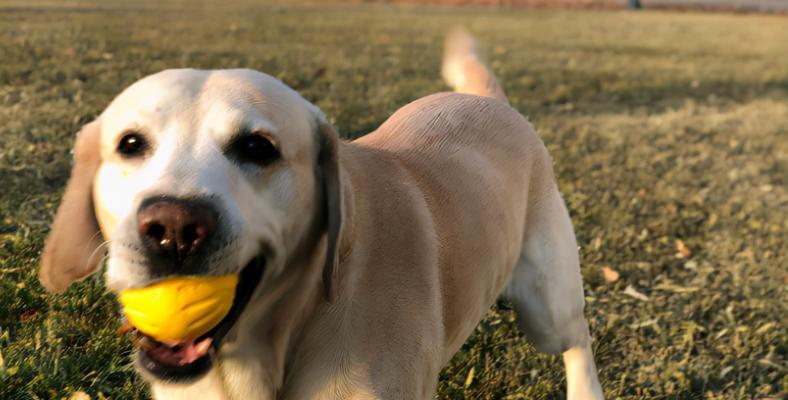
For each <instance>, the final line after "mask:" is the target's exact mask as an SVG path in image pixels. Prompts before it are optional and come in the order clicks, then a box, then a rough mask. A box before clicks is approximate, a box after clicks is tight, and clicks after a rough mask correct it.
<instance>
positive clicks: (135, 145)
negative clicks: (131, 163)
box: [118, 132, 148, 158]
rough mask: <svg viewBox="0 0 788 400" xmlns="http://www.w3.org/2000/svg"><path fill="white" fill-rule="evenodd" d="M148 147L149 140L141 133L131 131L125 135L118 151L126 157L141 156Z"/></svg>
mask: <svg viewBox="0 0 788 400" xmlns="http://www.w3.org/2000/svg"><path fill="white" fill-rule="evenodd" d="M147 148H148V142H146V141H145V138H143V137H142V135H140V134H139V133H136V132H130V133H127V134H125V135H123V137H122V138H120V142H119V143H118V152H119V153H120V154H122V155H123V156H124V157H127V158H131V157H136V156H139V155H140V154H142V153H144V152H145V150H146V149H147Z"/></svg>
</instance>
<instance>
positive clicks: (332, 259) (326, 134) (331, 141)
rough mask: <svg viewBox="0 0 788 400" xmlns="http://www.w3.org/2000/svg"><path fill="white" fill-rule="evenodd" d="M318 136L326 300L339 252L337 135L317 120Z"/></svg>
mask: <svg viewBox="0 0 788 400" xmlns="http://www.w3.org/2000/svg"><path fill="white" fill-rule="evenodd" d="M318 134H319V139H320V142H321V143H320V153H319V155H318V168H319V169H320V171H321V172H322V175H323V188H322V189H323V199H324V200H323V201H324V206H325V212H324V215H325V218H326V235H327V236H328V239H327V244H326V261H325V264H324V265H323V286H324V288H325V296H326V300H328V301H329V302H333V301H334V300H336V287H335V286H336V275H337V268H336V267H337V264H338V263H339V253H338V252H337V246H338V241H339V229H340V227H341V225H342V189H341V186H340V182H339V159H338V153H337V147H338V146H339V135H338V134H337V132H336V131H335V130H334V128H333V127H332V126H331V125H329V124H328V123H325V122H321V123H320V126H319V127H318Z"/></svg>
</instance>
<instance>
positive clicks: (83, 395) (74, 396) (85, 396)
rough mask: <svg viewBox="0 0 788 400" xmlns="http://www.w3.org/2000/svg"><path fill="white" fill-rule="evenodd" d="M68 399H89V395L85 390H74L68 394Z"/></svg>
mask: <svg viewBox="0 0 788 400" xmlns="http://www.w3.org/2000/svg"><path fill="white" fill-rule="evenodd" d="M68 400H90V396H89V395H88V394H87V393H85V392H81V391H80V392H74V393H71V396H68Z"/></svg>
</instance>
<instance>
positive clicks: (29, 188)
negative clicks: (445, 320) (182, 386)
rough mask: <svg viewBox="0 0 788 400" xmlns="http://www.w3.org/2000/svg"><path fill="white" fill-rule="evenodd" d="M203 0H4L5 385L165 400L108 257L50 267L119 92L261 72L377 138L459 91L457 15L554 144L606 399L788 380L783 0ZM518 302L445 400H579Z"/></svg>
mask: <svg viewBox="0 0 788 400" xmlns="http://www.w3.org/2000/svg"><path fill="white" fill-rule="evenodd" d="M186 4H187V3H186V2H185V1H184V2H180V3H177V2H155V1H148V2H136V1H135V2H132V3H129V2H120V1H111V2H96V3H90V2H83V1H66V2H49V3H32V4H31V3H28V2H22V1H16V2H8V1H6V0H0V59H1V60H2V63H0V304H2V305H0V398H2V399H29V398H33V399H38V398H40V399H50V398H52V399H57V398H63V397H68V396H69V395H71V394H72V393H73V392H75V391H84V392H86V393H88V394H89V395H90V396H92V397H93V398H113V399H143V398H148V394H147V391H146V387H145V385H144V383H143V382H142V381H141V380H140V378H138V377H137V376H136V375H135V373H134V372H133V369H132V368H131V367H130V366H129V361H128V354H129V350H130V348H129V344H128V342H127V341H126V340H124V339H123V338H119V337H117V336H116V335H115V333H114V331H115V329H116V327H117V324H118V319H117V315H118V314H117V305H116V303H115V300H114V299H113V298H112V296H111V295H109V294H107V293H106V292H105V289H104V287H103V284H102V282H101V276H100V274H97V275H95V276H94V277H92V278H89V279H87V280H86V281H84V282H82V283H79V284H77V285H75V286H73V287H72V288H71V289H69V291H68V292H67V293H66V294H64V295H52V294H48V293H46V292H45V291H44V290H43V289H42V288H41V287H40V285H39V284H38V282H37V279H36V265H37V262H38V257H39V254H40V251H41V248H42V245H43V240H44V238H45V235H46V233H47V231H48V226H49V223H50V221H51V218H52V214H53V212H54V209H55V207H56V205H57V203H58V201H59V196H60V194H61V191H62V188H63V185H64V184H65V181H66V178H67V171H68V166H69V164H70V159H71V158H70V154H69V149H70V146H71V144H72V141H73V135H74V132H76V131H77V130H78V128H79V126H80V125H81V124H83V123H85V122H86V121H89V120H91V119H92V118H93V117H94V116H95V115H97V114H98V113H99V112H100V111H101V110H102V108H103V107H104V106H106V105H107V104H108V102H109V101H110V100H111V99H112V98H113V96H114V95H116V94H117V93H119V91H120V90H122V89H123V88H124V87H126V86H127V85H129V84H130V83H132V82H133V81H135V80H136V79H138V78H140V77H142V76H144V75H147V74H149V73H152V72H156V71H159V70H161V69H164V68H171V67H185V66H190V67H199V68H227V67H249V68H254V69H259V70H262V71H265V72H268V73H270V74H272V75H274V76H277V77H279V78H281V79H282V80H284V81H285V82H286V83H287V84H289V85H291V86H292V87H294V88H296V89H297V90H299V91H301V92H302V93H303V94H304V95H305V96H306V97H307V98H308V99H310V100H312V101H313V102H315V103H316V104H318V105H319V106H320V107H321V108H322V109H323V110H324V111H325V112H326V113H327V114H328V115H330V116H331V118H332V119H333V122H334V123H335V125H336V126H337V127H338V128H339V130H340V131H341V132H343V134H344V135H345V136H347V137H356V136H359V135H362V134H364V133H366V132H369V131H370V130H372V129H374V128H375V127H376V126H377V125H378V124H380V123H381V122H382V121H384V120H385V119H386V117H387V116H388V115H390V114H391V113H392V112H393V111H394V110H395V109H397V108H398V107H400V106H402V105H404V104H406V103H407V102H409V101H411V100H414V99H416V98H418V97H420V96H423V95H426V94H429V93H433V92H436V91H440V90H445V89H446V88H445V87H444V85H443V83H442V82H441V81H440V78H439V74H438V71H439V62H440V53H441V41H442V35H443V33H444V32H445V31H446V30H447V29H448V28H449V27H450V26H452V25H454V24H457V23H461V24H464V25H466V26H468V27H469V28H470V29H471V30H472V31H473V32H474V33H476V34H477V35H478V36H479V37H480V38H481V40H482V42H483V43H485V44H486V45H487V47H488V50H489V59H490V62H491V65H492V66H493V68H494V70H495V71H496V73H498V74H499V76H500V78H501V80H502V82H503V85H504V87H505V89H506V91H507V92H508V94H509V96H510V99H511V101H512V104H513V105H514V106H515V107H516V108H517V109H519V110H520V111H521V112H523V113H524V114H527V115H528V116H529V117H530V118H531V119H532V121H534V123H535V125H536V127H537V128H538V130H539V131H540V134H541V136H542V137H543V139H544V140H545V142H546V143H547V145H548V147H549V149H550V151H551V153H552V156H553V159H554V162H555V166H556V172H557V177H558V181H559V186H560V188H561V190H562V192H563V193H564V195H565V198H566V201H567V203H568V206H569V208H570V211H571V213H572V216H573V220H574V223H575V227H576V231H577V235H578V240H579V245H580V247H581V254H582V263H583V274H584V276H585V282H586V296H587V303H588V305H587V309H586V314H587V316H588V318H589V321H590V323H591V329H592V331H593V335H594V347H595V351H596V354H597V362H598V365H599V368H600V374H601V380H602V382H603V386H604V390H605V392H606V395H607V396H608V397H609V398H623V399H639V398H657V399H701V398H704V399H750V398H753V399H754V398H758V399H765V398H773V399H781V398H785V396H786V395H787V393H788V363H787V362H786V358H787V357H788V354H787V353H788V343H787V342H788V326H786V318H785V316H786V315H788V310H787V308H788V307H787V305H788V296H786V294H788V257H787V255H788V238H786V228H788V215H786V214H787V212H786V210H788V194H787V193H786V187H787V186H788V52H786V51H785V50H786V47H785V43H788V23H786V19H785V18H782V17H774V16H757V15H748V16H734V15H725V14H714V15H707V14H695V13H683V14H679V13H658V12H643V13H630V12H581V11H557V10H539V11H536V10H507V9H481V8H457V9H453V8H427V7H409V8H393V7H386V6H368V7H362V6H341V7H330V6H317V7H302V6H286V5H259V4H257V3H256V2H254V3H253V2H251V1H243V2H227V1H224V2H218V1H209V2H205V3H199V5H194V4H193V3H191V2H189V3H188V4H189V7H185V5H186ZM603 267H609V268H612V269H614V270H616V271H618V272H619V273H620V279H619V280H618V281H616V282H613V283H609V282H607V281H606V280H605V279H603V277H602V273H601V270H602V268H603ZM628 289H629V290H628ZM632 290H635V291H637V292H639V293H641V294H643V295H645V296H646V297H641V299H638V298H635V297H632V296H630V295H628V294H627V293H631V291H632ZM513 318H514V316H513V314H512V312H511V311H510V310H509V308H508V306H507V304H505V303H503V302H501V303H499V304H498V305H497V306H496V307H494V308H493V309H492V310H491V311H490V313H489V315H488V317H487V318H486V319H485V320H484V321H483V322H482V323H481V324H480V325H479V326H478V328H477V330H476V332H475V333H474V335H473V336H472V337H471V338H469V340H468V342H467V343H466V344H465V346H464V347H463V349H462V351H461V352H460V353H458V354H457V355H456V356H455V357H454V359H453V361H452V362H451V364H450V365H448V366H447V367H446V368H445V369H444V370H443V372H442V374H441V381H440V384H439V395H438V397H439V398H441V399H462V398H468V399H524V398H529V399H531V398H533V399H542V398H545V399H553V398H562V397H564V388H563V372H562V367H561V364H560V359H559V357H555V356H545V355H540V354H537V353H535V352H534V350H533V348H532V347H531V346H530V345H528V344H527V343H526V342H525V341H524V339H523V338H522V337H521V336H520V335H519V334H518V333H517V331H516V329H515V327H514V324H513Z"/></svg>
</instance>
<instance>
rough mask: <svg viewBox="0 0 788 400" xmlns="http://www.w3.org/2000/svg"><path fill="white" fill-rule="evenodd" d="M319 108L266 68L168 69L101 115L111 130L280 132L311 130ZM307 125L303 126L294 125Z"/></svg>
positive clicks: (134, 88) (128, 92)
mask: <svg viewBox="0 0 788 400" xmlns="http://www.w3.org/2000/svg"><path fill="white" fill-rule="evenodd" d="M314 114H315V109H314V106H312V105H311V104H310V103H309V102H307V101H306V100H304V99H303V98H302V97H301V96H300V95H299V94H298V93H297V92H295V91H294V90H292V89H290V88H289V87H288V86H286V85H285V84H283V83H282V82H280V81H279V80H277V79H275V78H273V77H271V76H269V75H266V74H263V73H261V72H257V71H252V70H245V69H235V70H195V69H176V70H166V71H162V72H159V73H157V74H153V75H150V76H147V77H145V78H143V79H140V80H139V81H137V82H135V83H134V84H132V85H131V86H129V87H128V88H127V89H126V90H124V91H123V92H122V93H121V94H120V95H119V96H118V97H116V98H115V99H114V100H113V101H112V103H111V104H110V105H109V107H107V109H106V110H105V111H104V113H103V114H102V120H103V121H104V123H105V126H104V127H103V128H104V129H105V131H106V130H109V131H119V130H123V129H129V128H130V127H134V126H135V125H140V124H145V125H148V126H144V127H140V128H147V129H150V130H154V131H155V130H160V129H165V128H166V127H167V126H168V125H171V124H173V123H175V124H179V125H180V126H184V125H189V127H190V128H192V129H193V128H194V127H195V125H203V126H207V127H209V128H211V129H212V130H213V131H216V132H219V133H220V134H222V133H231V132H224V131H229V130H232V129H233V128H238V127H240V126H242V125H260V126H252V127H251V128H258V127H262V128H265V129H269V130H273V131H277V130H283V129H286V128H287V129H288V130H291V131H309V130H310V129H309V128H314V124H315V118H314V117H315V115H314ZM292 128H304V129H292Z"/></svg>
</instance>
